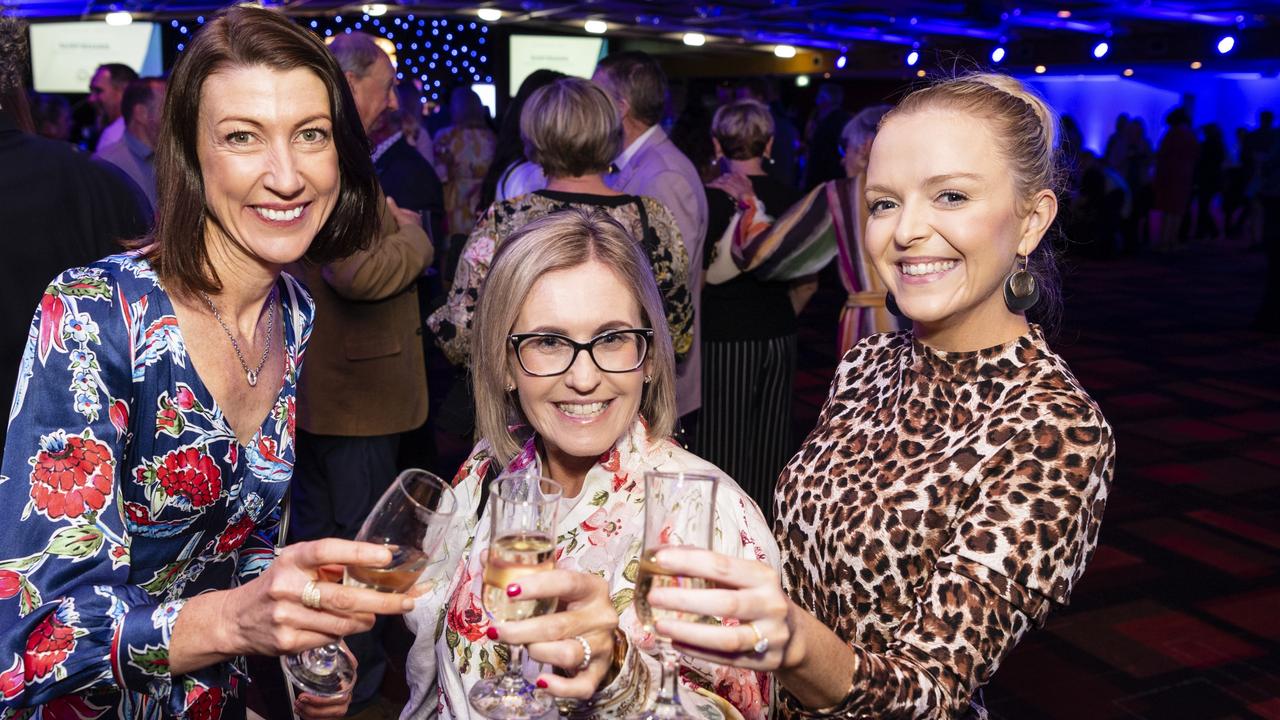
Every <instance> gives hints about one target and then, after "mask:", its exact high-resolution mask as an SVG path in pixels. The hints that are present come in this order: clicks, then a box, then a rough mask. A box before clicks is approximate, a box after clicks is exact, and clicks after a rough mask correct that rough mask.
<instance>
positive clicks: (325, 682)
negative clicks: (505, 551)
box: [281, 470, 457, 697]
mask: <svg viewBox="0 0 1280 720" xmlns="http://www.w3.org/2000/svg"><path fill="white" fill-rule="evenodd" d="M456 507H457V505H456V501H455V498H454V495H453V490H452V489H450V488H449V484H448V483H446V482H445V481H444V480H441V479H440V478H439V477H437V476H436V475H433V474H432V473H429V472H427V471H425V470H405V471H404V472H402V473H400V475H399V477H397V478H396V479H395V482H393V483H391V487H389V488H387V491H386V492H385V493H383V494H382V497H381V498H380V499H379V500H378V503H377V504H376V505H374V507H373V511H372V512H370V513H369V516H368V517H367V518H365V521H364V524H363V525H361V526H360V532H359V533H358V534H357V535H356V540H359V541H362V542H370V543H376V544H379V545H384V546H386V548H387V549H388V550H390V551H391V563H390V564H389V565H387V566H386V567H378V568H375V567H363V566H354V565H348V566H347V568H346V572H345V573H344V576H343V581H342V582H343V584H344V585H348V586H352V587H363V588H369V589H372V590H377V591H378V592H388V593H402V592H407V591H408V590H410V589H411V588H413V586H414V585H415V584H416V583H417V582H418V580H419V578H420V577H421V576H422V574H423V570H425V569H426V568H427V566H428V565H429V564H430V563H431V562H432V561H433V560H437V559H438V557H436V556H437V555H438V554H439V553H438V552H437V551H438V550H439V549H441V547H442V545H443V540H444V538H445V535H446V534H447V532H448V529H449V524H450V522H451V521H452V519H453V514H454V511H455V509H456ZM281 665H282V666H283V667H284V671H285V674H286V675H287V676H288V677H289V679H290V680H291V681H292V682H293V684H294V685H296V686H298V687H299V688H301V689H302V690H303V691H305V692H308V693H311V694H312V695H318V696H320V697H336V696H339V695H345V694H346V693H347V692H349V691H350V690H351V688H352V686H353V685H354V684H355V680H356V663H355V658H353V657H352V656H351V653H350V651H348V650H347V649H346V648H344V647H343V646H342V645H340V644H338V643H329V644H326V645H322V646H320V647H318V648H312V649H310V650H305V651H303V652H301V653H298V654H297V655H287V656H285V657H284V658H281Z"/></svg>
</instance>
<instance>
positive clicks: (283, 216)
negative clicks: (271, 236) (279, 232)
mask: <svg viewBox="0 0 1280 720" xmlns="http://www.w3.org/2000/svg"><path fill="white" fill-rule="evenodd" d="M302 207H303V206H302V205H299V206H297V207H295V208H293V209H292V210H272V209H271V208H254V209H255V210H257V211H258V214H259V215H261V216H262V217H263V218H265V219H267V220H273V221H275V222H285V221H289V220H294V219H296V218H297V217H298V216H300V215H302Z"/></svg>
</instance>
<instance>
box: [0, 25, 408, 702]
mask: <svg viewBox="0 0 1280 720" xmlns="http://www.w3.org/2000/svg"><path fill="white" fill-rule="evenodd" d="M169 87H170V90H169V96H168V101H167V106H166V112H165V125H164V128H163V129H162V131H161V134H160V144H159V147H158V148H157V163H156V166H157V176H158V180H159V188H160V194H159V199H158V205H157V223H156V226H155V228H154V230H153V232H152V234H151V235H150V236H149V237H148V238H145V239H143V240H142V241H140V243H139V246H138V248H137V249H135V250H134V251H131V252H127V253H124V254H120V255H114V256H111V257H108V258H105V259H103V260H100V261H98V262H95V263H93V264H91V265H89V266H87V267H77V268H72V269H69V270H67V271H65V272H63V273H62V274H61V275H59V276H58V277H57V278H56V279H55V280H54V281H53V282H52V283H51V284H50V285H49V286H48V289H47V290H46V291H45V293H44V296H43V298H42V299H41V300H40V304H39V307H38V308H37V310H36V313H35V318H34V320H33V321H32V323H31V329H30V332H29V334H28V338H27V345H26V349H25V354H24V356H23V360H22V364H21V367H20V370H19V375H18V379H17V386H16V390H15V393H14V400H13V406H12V410H11V414H10V419H9V428H8V429H9V432H8V436H7V440H6V443H5V448H4V459H3V467H2V470H0V526H3V527H4V528H5V532H4V534H3V536H0V608H2V609H3V613H4V616H5V617H6V618H7V621H6V622H5V623H3V627H0V718H30V717H46V718H50V717H74V718H78V719H80V720H92V719H94V718H102V717H107V716H110V717H112V718H118V719H119V720H132V719H141V718H148V719H152V718H167V717H179V716H181V717H189V718H196V719H200V720H204V719H217V718H220V717H224V716H225V717H228V718H235V717H243V716H244V707H243V704H242V703H241V701H240V700H239V698H238V691H239V688H240V685H241V684H242V682H243V680H244V678H245V674H244V673H245V670H244V656H245V655H281V654H286V653H293V652H297V651H300V650H303V649H306V648H310V647H315V646H318V645H320V644H323V643H325V642H329V641H334V640H336V639H338V638H341V637H342V636H344V635H347V634H350V633H353V632H357V631H361V630H365V629H367V628H369V627H370V626H371V624H372V618H373V613H400V612H403V611H404V610H405V608H406V605H411V604H412V600H411V599H410V598H407V597H405V596H403V595H384V594H380V593H376V592H374V591H371V590H360V589H355V588H345V587H342V586H341V585H338V584H335V583H333V582H323V581H321V582H318V583H317V584H316V585H314V586H312V585H310V583H312V582H316V581H317V580H323V579H324V578H323V577H322V576H321V572H320V571H321V569H322V568H325V567H326V566H330V565H334V564H353V565H370V566H372V565H385V564H386V563H388V562H389V561H390V553H388V552H387V551H386V550H385V549H384V548H381V547H377V546H373V545H369V544H364V543H353V542H348V541H342V540H323V541H319V542H313V543H306V544H299V545H295V546H291V547H289V548H287V549H285V550H284V551H283V552H281V553H280V555H279V557H276V556H275V546H274V539H275V535H276V532H277V529H278V525H279V523H280V518H281V500H282V498H283V497H284V496H285V493H286V491H287V489H288V485H289V480H290V476H291V475H292V471H293V459H294V438H295V417H296V411H295V407H296V405H295V401H296V395H295V393H296V388H297V380H298V374H299V371H300V368H301V365H302V358H303V353H304V350H305V349H306V345H307V340H308V336H309V334H310V332H311V326H312V317H313V305H312V301H311V299H310V297H309V296H308V295H307V293H306V291H305V290H304V289H303V288H302V287H301V286H300V285H299V284H298V283H297V281H295V280H293V279H292V278H291V277H290V276H288V275H287V274H283V273H282V272H281V268H282V267H283V266H284V265H285V264H287V263H290V262H293V261H295V260H298V259H299V258H301V257H303V256H306V257H308V258H310V259H313V260H315V261H317V262H325V261H327V260H330V259H335V258H338V257H341V256H343V255H345V254H348V253H350V252H352V251H354V250H356V249H358V248H359V247H360V245H361V244H362V242H363V241H364V239H365V238H369V237H373V236H375V235H376V232H377V225H378V215H377V211H378V206H377V201H378V190H377V182H376V179H375V176H374V171H373V167H372V164H371V163H370V161H369V153H368V148H367V141H366V140H365V138H364V135H363V134H362V133H361V132H360V130H359V122H358V120H357V118H356V117H355V115H354V113H355V106H354V104H353V103H352V99H351V96H350V93H349V91H348V90H347V86H346V81H345V80H344V78H343V76H342V72H341V70H339V68H338V66H337V64H336V63H335V62H334V61H333V59H332V58H331V56H330V55H329V53H328V52H327V51H326V50H325V48H324V45H323V44H322V43H320V42H319V41H318V40H317V39H316V37H315V36H314V35H312V34H311V33H309V32H306V31H305V30H302V29H301V28H299V27H298V26H297V25H295V24H294V23H293V22H291V21H289V20H288V19H286V18H284V17H283V16H281V15H279V14H278V13H274V12H270V11H265V10H261V9H255V8H251V7H236V8H232V9H230V10H228V11H226V12H225V13H224V14H222V15H220V16H219V17H217V18H216V19H214V20H213V21H212V22H210V23H208V24H207V25H206V26H205V27H204V28H203V30H202V31H201V32H200V34H199V35H198V37H197V38H196V39H195V40H194V41H193V42H192V44H191V46H190V47H189V48H188V49H187V51H186V52H185V53H184V54H183V55H182V57H181V58H180V59H179V61H178V63H177V66H176V68H175V69H174V72H173V75H172V79H171V81H170V86H169ZM308 587H314V588H315V589H318V590H319V602H318V603H317V602H315V601H314V598H313V597H311V602H310V603H309V604H306V605H305V606H304V603H303V601H302V598H303V591H304V588H308ZM336 608H343V610H341V611H339V610H337V609H336ZM348 702H349V698H347V697H338V698H331V699H321V698H317V697H315V696H309V695H303V696H302V697H301V698H300V700H299V703H298V711H299V714H300V715H301V716H302V717H304V718H307V719H308V720H316V719H318V718H326V717H337V716H340V715H341V714H342V713H343V712H344V711H345V709H346V706H347V704H348Z"/></svg>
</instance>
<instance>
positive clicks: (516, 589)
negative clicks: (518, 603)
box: [507, 583, 520, 597]
mask: <svg viewBox="0 0 1280 720" xmlns="http://www.w3.org/2000/svg"><path fill="white" fill-rule="evenodd" d="M519 594H520V586H519V585H517V584H516V583H511V584H510V585H508V586H507V597H515V596H517V595H519Z"/></svg>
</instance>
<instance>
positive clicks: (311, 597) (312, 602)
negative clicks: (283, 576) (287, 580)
mask: <svg viewBox="0 0 1280 720" xmlns="http://www.w3.org/2000/svg"><path fill="white" fill-rule="evenodd" d="M302 604H303V606H304V607H309V608H311V609H312V610H320V609H321V607H320V586H319V585H318V584H317V583H316V581H315V580H308V581H307V584H306V585H305V586H303V588H302Z"/></svg>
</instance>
